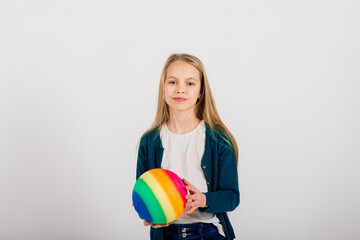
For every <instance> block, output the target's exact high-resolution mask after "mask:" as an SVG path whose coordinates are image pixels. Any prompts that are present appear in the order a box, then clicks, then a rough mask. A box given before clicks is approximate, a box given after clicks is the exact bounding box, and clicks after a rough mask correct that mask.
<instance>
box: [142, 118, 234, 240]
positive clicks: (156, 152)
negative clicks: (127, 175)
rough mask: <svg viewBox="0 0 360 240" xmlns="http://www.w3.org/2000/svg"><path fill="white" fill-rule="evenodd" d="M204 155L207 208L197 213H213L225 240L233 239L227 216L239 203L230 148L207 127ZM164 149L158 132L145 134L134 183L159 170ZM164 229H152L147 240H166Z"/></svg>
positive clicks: (200, 209) (202, 163) (203, 167)
mask: <svg viewBox="0 0 360 240" xmlns="http://www.w3.org/2000/svg"><path fill="white" fill-rule="evenodd" d="M205 125H206V137H205V151H204V155H203V158H202V162H201V167H202V169H203V172H204V174H205V178H206V181H207V184H208V192H207V193H205V195H206V204H207V206H208V207H206V208H199V211H203V212H208V213H215V214H216V216H217V217H218V218H219V220H220V223H221V225H222V226H223V228H224V232H225V234H226V238H227V239H234V238H235V234H234V230H233V228H232V226H231V223H230V220H229V218H228V216H227V213H226V212H229V211H233V210H234V209H235V208H236V207H237V206H238V205H239V203H240V192H239V183H238V172H237V163H236V157H235V155H234V153H233V151H232V148H231V147H230V146H229V144H227V143H226V142H225V141H224V140H223V138H221V137H220V136H219V135H218V134H216V133H215V132H214V131H211V130H210V126H209V125H208V124H207V123H206V124H205ZM163 152H164V148H163V147H162V144H161V139H160V134H159V131H158V130H153V131H150V132H149V133H147V134H145V135H144V136H143V137H142V138H141V140H140V145H139V152H138V159H137V169H136V179H138V178H139V177H140V176H141V174H143V173H144V172H146V171H148V170H150V169H153V168H161V161H162V156H163ZM165 230H166V229H165V228H152V227H151V230H150V239H153V240H163V239H164V240H165V239H166V231H165Z"/></svg>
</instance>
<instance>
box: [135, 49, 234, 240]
mask: <svg viewBox="0 0 360 240" xmlns="http://www.w3.org/2000/svg"><path fill="white" fill-rule="evenodd" d="M237 157H238V148H237V144H236V140H235V138H234V137H233V135H232V134H231V132H230V131H229V130H228V129H227V128H226V126H225V125H224V124H223V123H222V121H221V119H220V117H219V114H218V112H217V110H216V107H215V102H214V99H213V97H212V94H211V91H210V86H209V82H208V79H207V76H206V73H205V68H204V66H203V64H202V62H201V61H200V60H199V59H198V58H197V57H195V56H192V55H188V54H173V55H171V56H170V57H169V58H168V59H167V61H166V63H165V66H164V68H163V71H162V74H161V78H160V87H159V97H158V106H157V113H156V117H155V121H154V123H153V125H152V127H151V128H150V129H149V130H148V131H147V132H146V133H145V134H144V135H143V136H142V137H141V140H140V145H139V152H138V159H137V170H136V178H139V177H140V176H141V174H143V173H144V172H146V171H148V170H150V169H153V168H160V167H161V168H164V169H168V170H171V171H173V172H175V173H176V174H178V175H179V176H182V177H184V179H183V181H184V183H185V185H186V189H187V190H188V191H189V193H190V195H188V196H186V199H188V203H187V204H186V209H185V211H184V213H183V214H182V215H181V216H180V217H179V218H178V219H176V220H175V221H173V222H171V223H170V224H166V225H153V224H150V223H149V222H147V221H144V225H145V226H148V225H152V227H151V230H150V236H151V239H156V240H162V239H234V238H235V235H234V231H233V228H232V226H231V224H230V221H229V218H228V216H227V213H226V212H228V211H232V210H234V209H235V208H236V207H237V206H238V205H239V203H240V193H239V186H238V173H237Z"/></svg>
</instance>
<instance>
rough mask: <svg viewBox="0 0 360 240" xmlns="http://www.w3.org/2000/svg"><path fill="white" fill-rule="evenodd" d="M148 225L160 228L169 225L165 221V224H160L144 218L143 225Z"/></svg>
mask: <svg viewBox="0 0 360 240" xmlns="http://www.w3.org/2000/svg"><path fill="white" fill-rule="evenodd" d="M149 225H151V226H152V227H153V228H161V227H168V226H169V224H168V223H167V224H164V225H161V224H152V223H150V222H148V221H146V220H144V226H149Z"/></svg>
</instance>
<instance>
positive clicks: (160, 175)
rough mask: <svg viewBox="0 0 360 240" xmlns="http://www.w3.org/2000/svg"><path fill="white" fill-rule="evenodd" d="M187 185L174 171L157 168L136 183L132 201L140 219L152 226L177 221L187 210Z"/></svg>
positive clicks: (143, 175)
mask: <svg viewBox="0 0 360 240" xmlns="http://www.w3.org/2000/svg"><path fill="white" fill-rule="evenodd" d="M186 195H187V191H186V188H185V184H184V183H183V181H182V180H181V178H180V177H179V176H177V175H176V174H175V173H173V172H172V171H169V170H166V169H162V168H155V169H152V170H149V171H147V172H145V173H144V174H142V175H141V176H140V177H139V179H138V180H137V181H136V183H135V186H134V189H133V194H132V200H133V205H134V207H135V210H136V211H137V213H138V214H139V216H140V218H142V219H145V220H146V221H148V222H151V223H152V224H166V223H169V222H172V221H174V220H176V219H177V218H178V217H180V215H181V214H182V213H183V211H184V210H185V204H186V202H187V200H185V196H186Z"/></svg>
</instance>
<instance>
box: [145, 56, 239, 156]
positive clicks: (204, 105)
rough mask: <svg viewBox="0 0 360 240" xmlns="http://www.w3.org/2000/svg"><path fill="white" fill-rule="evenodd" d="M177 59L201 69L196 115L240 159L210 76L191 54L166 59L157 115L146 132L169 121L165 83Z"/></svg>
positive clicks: (158, 128)
mask: <svg viewBox="0 0 360 240" xmlns="http://www.w3.org/2000/svg"><path fill="white" fill-rule="evenodd" d="M175 61H183V62H186V63H189V64H191V65H192V66H194V67H195V68H196V69H197V70H198V71H199V73H200V79H201V88H200V99H199V100H198V101H197V103H196V110H195V111H196V117H197V118H199V119H200V120H204V121H205V122H206V123H207V124H208V125H209V126H210V129H211V130H212V131H215V132H217V133H218V134H219V135H220V137H221V138H223V140H225V142H226V143H227V145H228V146H230V148H231V149H232V151H233V152H234V154H235V156H236V160H238V147H237V143H236V139H235V138H234V136H233V135H232V133H231V132H230V131H229V129H228V128H227V127H226V126H225V124H224V123H223V122H222V121H221V119H220V116H219V114H218V111H217V109H216V106H215V101H214V98H213V96H212V93H211V90H210V85H209V81H208V78H207V76H206V72H205V67H204V65H203V64H202V62H201V61H200V59H198V58H197V57H195V56H192V55H189V54H172V55H171V56H170V57H169V58H168V59H167V60H166V62H165V65H164V68H163V70H162V73H161V77H160V85H159V96H158V105H157V111H156V117H155V120H154V122H153V124H152V126H151V128H150V129H149V130H148V131H147V132H146V133H148V132H150V131H152V130H160V128H161V126H162V125H163V124H164V123H167V122H168V121H169V118H170V113H169V106H168V105H167V103H166V102H165V91H164V85H165V79H166V74H167V70H168V68H169V66H170V65H171V64H172V63H173V62H175ZM146 133H145V134H146ZM145 134H144V135H145Z"/></svg>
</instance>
